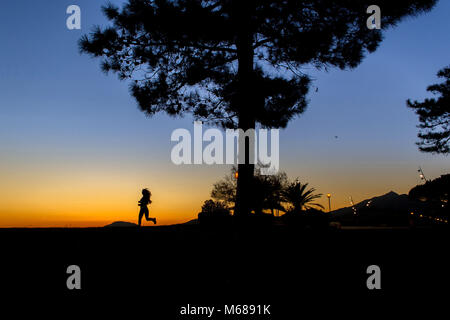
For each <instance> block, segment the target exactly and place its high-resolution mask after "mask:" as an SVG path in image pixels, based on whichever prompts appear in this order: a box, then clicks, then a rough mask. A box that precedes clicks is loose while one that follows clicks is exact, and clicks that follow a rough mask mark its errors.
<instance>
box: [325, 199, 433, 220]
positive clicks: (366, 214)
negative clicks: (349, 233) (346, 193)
mask: <svg viewBox="0 0 450 320" xmlns="http://www.w3.org/2000/svg"><path fill="white" fill-rule="evenodd" d="M421 210H425V204H424V203H422V202H420V201H415V200H411V199H410V198H409V197H408V196H407V195H406V194H398V193H396V192H394V191H390V192H388V193H386V194H384V195H382V196H377V197H373V198H370V199H366V200H363V201H361V202H359V203H356V204H355V205H353V206H349V207H345V208H341V209H337V210H334V211H332V212H331V213H330V214H331V215H332V217H333V218H334V219H335V220H337V221H340V222H342V223H344V224H357V225H407V224H408V217H409V214H410V212H418V211H421Z"/></svg>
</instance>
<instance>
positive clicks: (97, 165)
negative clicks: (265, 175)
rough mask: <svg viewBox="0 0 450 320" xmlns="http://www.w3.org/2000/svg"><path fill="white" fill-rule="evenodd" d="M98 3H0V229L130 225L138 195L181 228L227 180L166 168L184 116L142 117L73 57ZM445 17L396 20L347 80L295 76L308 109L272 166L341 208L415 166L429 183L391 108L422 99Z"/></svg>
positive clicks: (405, 116)
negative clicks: (72, 18) (306, 85)
mask: <svg viewBox="0 0 450 320" xmlns="http://www.w3.org/2000/svg"><path fill="white" fill-rule="evenodd" d="M111 2H112V3H115V4H120V3H121V2H122V1H111ZM71 4H77V5H79V6H80V7H81V14H82V29H81V30H68V29H67V28H66V18H67V17H68V15H67V14H66V8H67V7H68V6H69V5H71ZM102 4H104V1H92V0H89V1H88V0H71V1H50V0H42V1H31V0H27V1H8V2H6V1H2V2H1V4H0V23H1V28H0V39H1V49H2V50H0V227H47V226H61V227H65V226H70V227H80V226H103V225H105V224H108V223H111V222H113V221H117V220H122V221H131V222H136V220H137V214H138V207H137V201H138V200H139V198H140V190H141V189H142V188H143V187H148V188H149V189H150V190H151V191H152V193H153V196H152V200H153V203H152V205H151V206H150V213H151V216H156V217H157V218H158V221H159V223H160V224H171V223H181V222H186V221H188V220H191V219H194V218H196V216H197V213H198V212H199V211H200V208H201V205H202V203H203V201H204V200H207V199H209V197H210V191H211V187H212V184H213V183H214V182H216V181H217V180H219V179H221V178H222V177H223V176H224V175H225V174H227V173H228V172H229V170H230V166H229V165H214V166H208V165H181V166H176V165H174V164H173V163H172V162H171V160H170V152H171V149H172V147H173V146H174V145H175V143H173V142H171V141H170V136H171V133H172V131H173V130H175V129H177V128H186V129H188V130H190V131H192V130H193V119H192V118H191V117H190V116H186V117H184V118H182V119H179V118H178V119H175V118H169V117H168V116H165V115H162V114H161V115H157V116H155V117H153V118H147V117H146V116H145V115H144V114H143V113H142V112H140V111H139V110H138V108H137V105H136V102H135V101H134V100H133V98H132V97H131V96H130V94H129V91H128V83H127V82H121V81H119V80H118V79H117V77H116V76H115V75H112V74H110V75H105V74H104V73H102V72H101V71H100V67H99V63H100V61H99V60H95V59H91V58H90V57H88V56H86V55H80V54H79V51H78V46H77V41H78V39H79V38H80V37H81V35H83V34H85V33H88V32H89V31H90V30H91V27H92V26H93V25H95V24H100V25H105V23H106V20H105V18H104V17H103V16H102V14H101V11H100V6H101V5H102ZM382 12H383V11H382V8H381V13H382ZM362 14H364V13H362ZM449 15H450V1H440V3H439V4H438V5H437V7H436V8H435V9H434V10H433V11H432V12H430V13H429V14H426V15H421V16H419V17H418V18H414V19H407V20H405V21H404V22H402V23H401V24H399V26H398V27H397V28H395V29H392V30H390V31H388V32H387V33H386V37H385V40H384V42H382V43H381V46H380V48H379V49H378V50H377V51H376V52H375V53H374V54H372V55H369V56H368V57H366V59H365V60H364V61H363V63H362V64H361V65H360V66H359V67H358V68H356V69H355V70H351V71H340V70H330V71H329V72H328V73H326V72H324V71H320V72H319V71H315V70H314V69H313V68H310V67H305V70H304V72H305V73H308V74H310V75H311V76H313V78H314V79H315V81H314V83H313V86H312V89H311V90H310V94H309V100H310V103H309V107H308V109H307V111H306V112H305V113H304V114H303V115H302V116H300V117H298V118H297V119H295V120H294V121H292V122H290V123H289V125H288V127H287V129H285V130H282V131H281V132H280V143H281V146H280V169H281V170H283V171H285V172H286V173H287V174H288V176H289V177H290V178H296V177H299V178H300V180H301V181H304V182H309V184H310V185H311V186H312V187H315V188H316V189H317V192H320V193H324V194H326V193H331V194H332V209H337V208H339V207H343V206H348V205H349V197H350V196H352V197H353V200H354V201H355V202H359V201H361V200H364V199H366V198H369V197H373V196H377V195H381V194H384V193H387V192H389V191H391V190H393V191H395V192H397V193H407V192H408V191H409V189H410V188H411V187H413V186H415V185H416V184H418V183H419V182H420V181H419V177H418V173H417V169H418V167H419V166H421V167H422V169H423V170H424V172H425V175H426V176H427V178H429V179H432V178H436V177H438V176H440V175H441V174H445V173H449V172H450V161H449V158H448V156H447V157H445V156H442V155H441V156H439V155H429V154H423V153H420V152H419V151H418V150H417V146H416V145H415V144H414V143H415V142H416V141H417V138H416V135H417V130H418V129H417V128H416V125H417V124H418V120H417V116H416V115H415V114H414V113H413V112H412V111H411V110H409V109H407V108H406V106H405V101H406V100H407V99H408V98H411V99H415V100H421V99H423V98H425V97H429V96H430V95H429V94H428V93H427V92H426V87H427V86H428V85H430V84H432V83H436V82H437V81H438V79H437V78H436V73H437V71H438V70H439V69H441V68H443V67H444V66H447V65H449V64H450V59H449V58H450V41H449V31H450V19H449ZM368 32H370V31H369V30H368ZM316 87H318V92H315V88H316ZM335 136H337V138H335ZM320 202H321V203H322V204H323V205H325V204H326V203H327V201H326V198H325V197H324V198H322V199H321V200H320Z"/></svg>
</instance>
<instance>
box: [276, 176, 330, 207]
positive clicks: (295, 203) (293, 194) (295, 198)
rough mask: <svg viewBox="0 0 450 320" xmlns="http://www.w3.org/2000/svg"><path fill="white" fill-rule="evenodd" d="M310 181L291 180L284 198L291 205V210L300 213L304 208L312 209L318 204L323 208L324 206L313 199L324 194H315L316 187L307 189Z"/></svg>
mask: <svg viewBox="0 0 450 320" xmlns="http://www.w3.org/2000/svg"><path fill="white" fill-rule="evenodd" d="M307 187H308V183H305V184H302V183H301V182H300V181H299V180H295V181H294V182H291V183H290V184H289V185H288V186H287V187H286V188H285V190H284V192H283V200H284V202H286V203H287V204H288V205H289V206H290V210H289V211H290V212H292V213H299V212H301V211H302V210H307V209H311V208H312V206H316V207H319V208H322V209H323V206H322V205H321V204H319V203H314V202H313V201H314V200H316V199H319V198H320V197H321V196H322V194H314V192H315V191H316V189H314V188H310V189H307Z"/></svg>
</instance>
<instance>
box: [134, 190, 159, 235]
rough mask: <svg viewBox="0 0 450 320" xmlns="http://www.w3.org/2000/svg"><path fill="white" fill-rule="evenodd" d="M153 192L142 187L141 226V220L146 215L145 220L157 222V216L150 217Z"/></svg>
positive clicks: (140, 201) (140, 204)
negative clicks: (149, 211) (149, 206)
mask: <svg viewBox="0 0 450 320" xmlns="http://www.w3.org/2000/svg"><path fill="white" fill-rule="evenodd" d="M151 195H152V193H151V192H150V191H149V190H148V189H142V198H141V200H139V202H138V206H139V207H141V209H140V210H139V227H140V226H141V220H142V216H143V215H145V220H147V221H153V223H154V224H156V218H149V217H148V207H147V206H148V205H149V204H150V203H152V200H150V197H151Z"/></svg>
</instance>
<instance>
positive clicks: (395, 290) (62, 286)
mask: <svg viewBox="0 0 450 320" xmlns="http://www.w3.org/2000/svg"><path fill="white" fill-rule="evenodd" d="M448 240H449V233H448V229H439V228H437V229H436V228H434V229H431V228H417V229H392V230H375V229H374V230H364V231H359V230H328V231H314V232H311V231H308V230H303V231H302V232H296V231H295V230H292V229H288V228H286V227H284V226H270V227H268V226H266V227H260V228H250V227H249V228H245V229H239V228H233V229H228V230H225V229H221V230H220V229H214V230H212V229H204V228H202V227H201V225H196V224H188V225H175V226H161V227H149V228H147V227H141V228H137V227H130V228H127V227H124V228H86V229H1V230H0V243H2V244H4V245H3V246H2V263H1V264H0V274H1V275H3V279H2V283H1V290H2V291H4V292H8V295H9V299H11V300H14V299H16V298H15V297H17V299H18V301H24V299H30V301H33V302H36V301H43V302H46V303H51V304H52V305H54V304H55V303H56V301H60V300H61V299H62V300H63V301H64V303H67V304H68V305H71V306H73V304H75V305H76V306H77V307H76V308H81V307H83V306H85V305H86V304H97V302H98V301H100V300H102V299H106V301H107V303H108V306H109V307H107V309H108V310H115V309H114V305H115V304H114V303H113V302H114V301H118V302H119V303H120V306H122V307H123V308H125V309H126V310H130V312H132V311H133V310H138V309H139V310H143V312H144V313H145V314H146V315H147V316H148V317H152V318H153V319H154V318H155V317H154V315H156V314H162V315H164V316H163V317H162V318H161V319H181V318H179V316H177V310H178V308H179V306H181V305H186V304H188V303H190V304H200V305H201V304H203V305H205V304H210V305H216V306H218V305H222V306H223V304H224V303H227V304H231V303H238V304H251V303H253V304H264V303H266V304H271V305H272V307H271V308H272V314H273V315H272V316H271V317H270V318H268V317H266V319H289V318H292V317H293V316H295V317H296V318H298V317H297V316H298V315H302V314H305V312H314V313H315V314H316V316H317V317H319V318H320V317H321V316H322V315H333V316H337V315H346V317H350V316H352V315H355V316H360V315H361V313H360V311H359V308H367V310H371V311H370V312H371V314H373V313H374V312H375V313H377V314H378V313H379V314H380V315H382V314H384V313H385V312H388V311H389V312H390V314H392V313H393V312H394V313H395V312H398V313H399V314H402V315H405V314H407V313H408V312H412V310H413V309H411V307H412V306H415V302H416V301H420V303H421V305H422V306H428V304H427V303H426V302H424V299H433V303H435V305H433V307H432V310H435V309H436V308H437V307H439V303H438V302H437V301H438V300H435V299H442V298H445V297H446V296H448V295H445V292H448V285H449V284H450V283H449V281H448V280H449V278H448V270H449V267H450V263H449V261H448V259H447V258H448V257H447V255H448V254H447V253H448V243H449V241H448ZM150 244H151V246H150ZM72 264H77V265H79V266H80V268H81V270H82V290H81V291H69V290H67V289H66V279H67V274H66V273H65V272H66V268H67V266H69V265H72ZM372 264H376V265H379V266H380V267H381V270H382V278H381V285H382V290H381V291H369V290H368V289H367V288H366V279H367V277H368V275H367V274H366V268H367V266H369V265H372ZM26 297H27V298H26ZM3 301H5V300H3ZM405 303H406V304H405ZM390 307H393V308H394V309H393V310H391V309H388V308H390ZM130 308H131V309H130ZM427 308H428V307H427ZM80 310H81V309H80ZM430 310H431V309H430ZM102 312H103V311H102ZM156 318H159V317H156ZM186 319H191V318H189V317H188V318H186ZM192 319H196V318H192ZM214 319H227V318H221V317H215V318H214ZM232 319H238V318H232Z"/></svg>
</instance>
